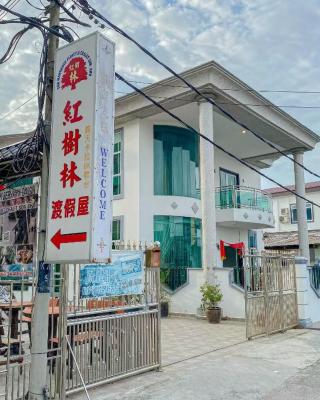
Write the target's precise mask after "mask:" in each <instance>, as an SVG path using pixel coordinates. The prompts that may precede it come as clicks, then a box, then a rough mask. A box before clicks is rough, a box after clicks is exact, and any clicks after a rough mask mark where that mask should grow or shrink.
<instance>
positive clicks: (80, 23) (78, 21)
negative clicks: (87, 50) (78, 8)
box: [53, 0, 90, 28]
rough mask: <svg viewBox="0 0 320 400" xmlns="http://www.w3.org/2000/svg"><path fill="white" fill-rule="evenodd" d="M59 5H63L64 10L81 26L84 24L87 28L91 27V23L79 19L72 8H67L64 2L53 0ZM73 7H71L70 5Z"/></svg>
mask: <svg viewBox="0 0 320 400" xmlns="http://www.w3.org/2000/svg"><path fill="white" fill-rule="evenodd" d="M53 1H54V2H55V3H56V4H57V5H58V6H59V7H61V8H62V9H63V11H64V12H65V13H66V14H67V15H68V16H69V17H70V18H71V19H73V21H74V22H75V23H76V24H78V25H81V26H84V27H86V28H90V25H89V24H86V23H85V22H82V21H80V19H78V18H77V17H76V16H75V15H73V14H72V12H71V11H70V10H68V9H67V7H65V6H64V4H63V3H61V2H60V1H59V0H53ZM70 8H71V7H70Z"/></svg>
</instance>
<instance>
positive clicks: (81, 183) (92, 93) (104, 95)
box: [46, 32, 115, 263]
mask: <svg viewBox="0 0 320 400" xmlns="http://www.w3.org/2000/svg"><path fill="white" fill-rule="evenodd" d="M114 53H115V52H114V44H113V43H112V42H110V41H109V40H107V39H106V38H105V37H104V36H103V35H101V34H100V33H98V32H95V33H93V34H91V35H88V36H86V37H84V38H81V39H79V40H77V41H75V42H73V43H71V44H69V45H66V46H64V47H61V48H59V50H58V51H57V57H56V61H55V77H54V94H53V117H52V135H51V144H50V146H51V147H50V174H49V199H48V226H47V239H46V261H47V262H103V263H105V262H107V261H108V259H109V258H110V252H111V240H112V194H113V179H112V178H113V135H114Z"/></svg>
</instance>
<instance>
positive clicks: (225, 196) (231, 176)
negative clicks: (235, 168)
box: [220, 168, 239, 208]
mask: <svg viewBox="0 0 320 400" xmlns="http://www.w3.org/2000/svg"><path fill="white" fill-rule="evenodd" d="M237 186H239V175H238V174H236V173H234V172H231V171H228V170H226V169H222V168H220V202H221V208H234V207H235V206H236V205H235V204H234V203H235V202H236V201H237V200H236V196H235V195H233V194H234V189H235V187H237Z"/></svg>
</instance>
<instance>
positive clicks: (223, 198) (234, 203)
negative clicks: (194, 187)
mask: <svg viewBox="0 0 320 400" xmlns="http://www.w3.org/2000/svg"><path fill="white" fill-rule="evenodd" d="M215 192H216V193H215V198H216V208H220V209H228V208H246V209H253V210H259V211H267V212H272V198H271V196H269V195H268V194H267V193H265V192H263V191H262V190H260V189H254V188H249V187H245V186H221V187H218V188H216V189H215Z"/></svg>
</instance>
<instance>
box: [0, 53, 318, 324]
mask: <svg viewBox="0 0 320 400" xmlns="http://www.w3.org/2000/svg"><path fill="white" fill-rule="evenodd" d="M182 76H183V77H184V78H185V79H187V80H188V81H189V82H190V83H192V84H193V85H194V86H195V87H197V88H198V90H200V91H201V92H202V93H204V94H205V95H206V96H207V97H210V98H212V99H213V100H214V101H215V102H216V103H217V104H219V105H220V106H221V107H223V109H224V110H225V111H227V112H228V113H229V114H230V115H232V116H233V118H234V119H235V120H236V121H238V122H239V123H240V124H241V125H240V124H239V123H236V122H234V120H232V119H230V118H229V117H228V116H226V115H225V114H224V113H223V112H221V110H219V109H218V108H217V107H214V106H212V104H210V103H209V102H207V101H205V100H204V99H203V98H202V97H200V98H199V97H198V96H197V95H196V94H195V93H194V92H193V91H192V90H190V89H189V88H188V87H186V86H185V85H183V84H182V83H181V81H180V80H179V79H177V78H175V77H169V78H167V79H164V80H162V81H160V82H157V83H155V84H152V85H150V86H147V87H146V88H144V92H145V93H147V94H148V95H149V96H150V97H152V98H153V99H155V100H157V101H158V102H160V103H161V104H162V105H163V106H164V107H165V108H167V109H168V110H170V111H171V112H173V113H174V114H176V115H177V116H178V117H179V118H181V119H182V120H183V121H185V122H187V123H188V124H189V125H190V126H191V127H192V128H193V129H195V130H196V131H198V132H201V134H203V135H205V136H206V137H207V138H208V139H210V140H212V141H214V142H215V143H216V144H218V145H219V146H220V149H218V148H214V146H212V144H210V143H209V142H207V141H205V140H203V139H200V140H199V136H197V135H196V134H195V133H194V132H193V131H191V130H189V129H186V128H185V127H183V126H181V125H180V124H179V123H178V122H177V121H176V120H175V119H173V118H172V117H170V116H169V115H168V114H166V113H165V112H163V111H161V110H159V108H158V107H157V106H156V105H154V104H151V103H150V101H149V100H147V99H146V98H145V97H143V96H142V95H141V94H138V93H130V94H128V95H125V96H123V97H121V98H118V99H116V104H115V136H114V165H113V168H114V171H113V173H114V177H113V192H114V201H113V215H114V222H113V239H114V240H123V241H124V242H127V241H129V240H130V241H131V243H132V242H133V241H136V242H137V241H142V242H145V241H147V242H153V241H159V242H160V245H161V257H162V260H161V264H162V266H161V268H162V269H163V271H164V272H165V273H164V274H163V275H164V277H165V282H166V285H167V288H168V291H169V292H170V295H171V311H172V312H176V313H190V314H195V313H196V312H197V309H198V307H199V305H200V299H201V296H200V290H199V289H200V286H201V284H202V283H204V282H205V281H207V280H209V281H216V282H219V283H220V285H221V288H222V291H223V295H224V299H223V302H222V308H223V312H224V314H225V315H228V316H230V317H244V314H245V313H244V296H243V291H242V290H241V287H239V286H237V285H236V284H237V283H239V282H236V281H235V278H234V274H233V267H236V266H240V267H241V263H242V258H241V252H242V251H243V249H245V251H247V250H248V249H250V248H254V249H256V250H257V251H261V250H262V249H263V233H262V230H263V229H267V228H273V227H274V224H275V223H278V219H279V218H278V216H277V215H276V218H275V217H274V212H273V206H272V198H271V195H270V193H268V192H265V191H262V190H261V189H260V188H261V185H260V176H259V174H258V173H257V172H255V171H253V170H252V169H250V168H248V166H246V165H244V164H243V163H241V162H239V161H237V160H235V159H234V158H233V157H232V156H230V154H234V155H236V156H237V157H238V158H239V159H241V160H242V161H243V162H244V163H247V164H249V165H250V166H252V167H253V168H255V169H257V170H262V169H264V168H268V167H270V166H271V165H272V163H273V162H274V161H275V160H276V159H278V158H279V157H280V154H279V152H277V151H275V150H274V149H272V148H271V147H270V146H269V145H268V144H267V143H265V142H263V141H261V140H259V139H258V138H257V137H255V136H254V135H253V134H252V133H251V131H254V132H256V133H258V134H259V135H260V136H261V137H262V138H263V139H264V140H267V141H269V142H271V143H272V144H273V145H275V146H277V148H279V149H281V150H282V151H284V152H286V153H287V154H292V155H293V157H294V160H295V161H298V162H299V163H300V164H301V163H303V153H304V152H305V151H309V150H312V149H313V148H314V147H315V145H316V143H317V142H318V141H319V140H320V139H319V137H318V136H317V135H316V134H315V133H313V132H312V131H311V130H309V129H308V128H306V127H305V126H303V125H302V124H300V123H299V122H298V121H297V120H295V119H294V118H292V117H291V116H290V115H288V114H287V113H285V112H284V111H283V110H281V109H279V108H278V107H276V106H275V105H274V104H272V103H271V102H270V101H268V100H267V99H265V98H264V97H263V96H261V94H260V93H258V92H256V91H255V90H254V89H252V88H251V87H249V86H248V85H246V84H245V83H244V82H242V81H241V80H240V79H238V78H237V77H235V76H234V75H232V74H231V73H230V72H228V71H227V70H225V69H224V68H223V67H222V66H220V65H219V64H217V63H215V62H213V61H211V62H208V63H206V64H203V65H200V66H197V67H194V68H192V69H190V70H188V71H185V72H184V73H182ZM243 125H244V126H246V127H247V129H244V128H243ZM10 144H12V138H11V137H9V138H8V141H7V142H5V143H4V142H1V145H2V146H3V147H5V148H4V149H2V150H1V152H0V167H1V168H2V169H1V171H3V176H2V178H6V179H14V177H15V175H14V170H13V168H12V160H13V155H14V154H15V153H16V152H17V149H18V148H17V146H16V145H11V146H10V147H6V146H8V145H10ZM1 145H0V147H2V146H1ZM221 148H223V149H225V150H226V151H228V152H229V155H228V154H226V153H225V152H224V151H223V150H221ZM292 167H293V166H292ZM30 174H33V175H39V164H35V167H34V170H33V171H30ZM0 178H1V177H0ZM295 184H296V190H297V193H300V194H302V195H303V194H304V189H305V182H304V174H303V169H302V168H301V167H298V166H297V165H296V166H295ZM296 203H297V207H298V208H299V209H302V210H303V209H304V208H303V207H305V204H304V202H303V201H302V200H301V199H299V198H297V201H296ZM303 215H304V213H303V212H302V213H298V226H299V233H300V237H299V243H300V247H301V249H302V251H303V254H307V253H308V234H307V223H306V218H303ZM222 246H223V247H224V255H225V257H223V258H225V259H224V260H222V257H221V251H222ZM239 246H240V249H239ZM240 284H241V282H240Z"/></svg>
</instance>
